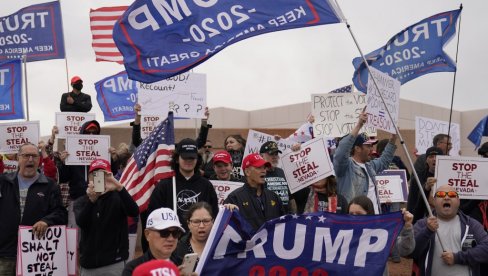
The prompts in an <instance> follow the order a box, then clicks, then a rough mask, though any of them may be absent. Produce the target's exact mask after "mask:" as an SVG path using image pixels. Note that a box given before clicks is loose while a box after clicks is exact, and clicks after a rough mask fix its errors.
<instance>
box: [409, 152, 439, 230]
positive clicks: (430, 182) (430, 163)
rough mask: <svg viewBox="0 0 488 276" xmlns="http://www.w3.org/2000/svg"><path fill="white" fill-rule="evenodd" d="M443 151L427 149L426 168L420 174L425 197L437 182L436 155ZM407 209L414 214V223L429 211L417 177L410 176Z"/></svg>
mask: <svg viewBox="0 0 488 276" xmlns="http://www.w3.org/2000/svg"><path fill="white" fill-rule="evenodd" d="M442 154H443V151H442V150H441V149H440V148H437V147H430V148H428V149H427V151H426V153H425V156H426V159H425V164H424V167H425V168H424V169H422V173H420V174H418V177H419V180H420V183H421V185H422V187H423V190H422V192H423V193H424V195H425V197H426V198H428V197H429V193H430V191H431V189H432V187H433V186H434V184H435V183H436V179H435V177H434V176H435V165H436V163H435V162H436V156H437V155H442ZM407 209H408V210H409V211H410V212H411V213H412V214H413V216H414V223H415V222H416V221H417V220H419V219H421V218H423V217H425V216H426V215H427V214H428V212H427V206H426V205H425V203H424V200H423V199H422V195H421V194H420V190H419V187H418V185H417V181H416V180H415V177H413V175H412V177H411V178H410V190H409V194H408V200H407Z"/></svg>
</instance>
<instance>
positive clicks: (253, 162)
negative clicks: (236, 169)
mask: <svg viewBox="0 0 488 276" xmlns="http://www.w3.org/2000/svg"><path fill="white" fill-rule="evenodd" d="M262 166H266V167H271V163H269V162H268V161H266V160H264V159H263V157H262V156H261V155H260V154H259V153H251V154H249V155H247V156H246V157H244V160H243V161H242V170H245V169H247V168H249V167H255V168H259V167H262Z"/></svg>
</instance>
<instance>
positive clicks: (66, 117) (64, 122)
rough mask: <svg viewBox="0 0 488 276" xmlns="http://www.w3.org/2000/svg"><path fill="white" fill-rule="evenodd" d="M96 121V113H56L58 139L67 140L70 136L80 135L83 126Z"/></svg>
mask: <svg viewBox="0 0 488 276" xmlns="http://www.w3.org/2000/svg"><path fill="white" fill-rule="evenodd" d="M93 120H95V113H83V112H56V126H57V127H58V131H59V133H58V135H57V136H58V137H60V138H66V136H68V135H77V134H80V128H81V126H82V125H83V124H84V123H86V122H88V121H93Z"/></svg>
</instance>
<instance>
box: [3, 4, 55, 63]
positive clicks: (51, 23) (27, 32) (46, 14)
mask: <svg viewBox="0 0 488 276" xmlns="http://www.w3.org/2000/svg"><path fill="white" fill-rule="evenodd" d="M22 55H27V61H38V60H46V59H58V58H64V39H63V24H62V21H61V9H60V6H59V2H58V1H54V2H49V3H42V4H37V5H32V6H29V7H26V8H23V9H21V10H19V11H18V12H16V13H14V14H11V15H9V16H5V17H1V18H0V61H2V60H7V59H15V58H21V57H22Z"/></svg>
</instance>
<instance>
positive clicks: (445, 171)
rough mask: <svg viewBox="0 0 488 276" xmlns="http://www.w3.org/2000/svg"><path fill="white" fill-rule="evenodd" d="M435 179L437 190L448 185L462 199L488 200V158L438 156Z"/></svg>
mask: <svg viewBox="0 0 488 276" xmlns="http://www.w3.org/2000/svg"><path fill="white" fill-rule="evenodd" d="M435 178H437V183H436V184H435V190H437V188H438V187H440V186H443V185H446V184H447V185H449V186H452V187H454V188H455V189H456V191H457V192H458V193H459V198H461V199H481V200H486V199H488V158H481V157H461V156H444V155H437V156H436V166H435Z"/></svg>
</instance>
